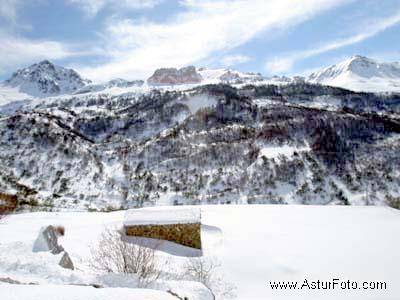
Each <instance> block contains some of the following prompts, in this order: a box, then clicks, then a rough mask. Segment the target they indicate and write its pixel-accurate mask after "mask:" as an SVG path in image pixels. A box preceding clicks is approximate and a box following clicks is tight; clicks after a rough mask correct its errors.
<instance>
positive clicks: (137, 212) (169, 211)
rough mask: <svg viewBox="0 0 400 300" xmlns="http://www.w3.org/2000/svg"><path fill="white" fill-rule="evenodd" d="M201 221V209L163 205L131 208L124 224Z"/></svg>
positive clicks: (127, 212) (189, 222) (126, 214)
mask: <svg viewBox="0 0 400 300" xmlns="http://www.w3.org/2000/svg"><path fill="white" fill-rule="evenodd" d="M191 223H200V209H199V208H195V207H188V206H173V207H171V206H161V207H146V208H138V209H129V210H127V211H126V213H125V220H124V226H132V225H160V224H191Z"/></svg>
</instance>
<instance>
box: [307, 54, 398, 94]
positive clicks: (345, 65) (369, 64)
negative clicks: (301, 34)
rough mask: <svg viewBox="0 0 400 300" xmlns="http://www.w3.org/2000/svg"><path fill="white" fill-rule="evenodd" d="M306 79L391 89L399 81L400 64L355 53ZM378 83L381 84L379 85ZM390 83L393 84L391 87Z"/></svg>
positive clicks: (365, 87)
mask: <svg viewBox="0 0 400 300" xmlns="http://www.w3.org/2000/svg"><path fill="white" fill-rule="evenodd" d="M308 81H310V82H314V83H321V84H326V85H333V86H340V87H344V88H349V89H354V90H363V91H372V90H377V91H378V90H379V91H387V90H393V89H394V87H395V86H397V85H398V84H399V82H400V65H399V64H398V63H381V62H378V61H376V60H374V59H371V58H369V57H365V56H362V55H355V56H352V57H351V58H349V59H347V60H345V61H342V62H339V63H337V64H336V65H333V66H330V67H327V68H325V69H322V70H321V71H318V72H315V73H312V74H311V75H310V76H309V77H308ZM380 83H382V84H383V86H379V84H380ZM388 85H389V86H388ZM390 85H394V86H393V88H392V87H391V86H390Z"/></svg>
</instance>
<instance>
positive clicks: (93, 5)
mask: <svg viewBox="0 0 400 300" xmlns="http://www.w3.org/2000/svg"><path fill="white" fill-rule="evenodd" d="M67 1H68V2H69V3H71V4H75V5H78V6H79V7H80V8H81V9H82V10H83V11H84V12H85V13H86V14H87V15H88V16H89V17H93V16H95V15H96V14H97V13H98V12H99V11H101V10H102V9H104V8H106V7H107V8H109V9H126V8H128V9H143V8H152V7H154V6H156V5H157V4H159V3H160V2H162V0H118V1H115V0H67Z"/></svg>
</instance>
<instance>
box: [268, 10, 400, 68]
mask: <svg viewBox="0 0 400 300" xmlns="http://www.w3.org/2000/svg"><path fill="white" fill-rule="evenodd" d="M397 24H400V13H397V14H395V15H392V16H390V17H386V18H384V19H380V20H374V21H372V20H371V21H370V23H369V25H366V26H364V28H363V31H362V32H359V33H357V34H354V35H352V36H350V37H347V38H343V39H339V40H334V41H331V42H328V43H326V44H323V45H321V46H318V47H315V48H313V49H309V50H304V51H298V52H293V53H289V54H287V55H285V56H282V57H276V58H274V59H272V60H269V61H267V63H266V69H267V70H268V71H269V72H270V73H282V72H287V71H290V70H291V69H292V68H293V65H294V64H295V63H296V61H299V60H303V59H306V58H309V57H313V56H316V55H319V54H322V53H325V52H329V51H332V50H336V49H339V48H343V47H346V46H350V45H353V44H356V43H360V42H362V41H364V40H366V39H369V38H371V37H373V36H375V35H377V34H378V33H380V32H382V31H384V30H386V29H388V28H390V27H392V26H395V25H397Z"/></svg>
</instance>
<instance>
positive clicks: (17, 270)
mask: <svg viewBox="0 0 400 300" xmlns="http://www.w3.org/2000/svg"><path fill="white" fill-rule="evenodd" d="M174 208H175V207H174ZM201 212H202V243H203V247H204V249H203V255H204V256H205V257H216V258H217V259H218V260H219V261H220V262H221V264H222V270H223V273H224V274H225V277H224V280H225V281H226V282H230V283H231V284H233V285H234V286H236V288H237V290H236V294H237V299H240V300H242V299H244V300H261V299H263V300H264V299H271V300H279V299H296V300H302V299H304V300H324V299H330V300H347V299H349V300H374V299H375V300H376V299H379V300H398V299H400V286H399V284H398V280H399V276H400V271H399V270H400V240H399V239H398V236H399V235H400V212H399V211H397V210H394V209H391V208H387V207H372V206H371V207H369V206H366V207H354V206H350V207H349V206H303V205H299V206H292V205H283V206H280V205H229V206H224V205H221V206H201ZM124 213H125V212H124V211H120V212H112V213H97V212H96V213H91V212H79V213H77V212H62V213H55V212H46V213H44V212H41V213H25V214H18V215H12V216H9V217H7V218H5V219H3V220H2V221H1V223H0V236H1V240H0V278H7V277H10V278H12V279H14V280H19V281H21V282H36V283H39V284H42V285H39V286H37V287H34V286H19V285H1V286H0V295H1V299H4V300H10V299H28V300H30V299H41V300H42V299H64V298H62V297H64V295H70V297H68V299H77V300H80V299H116V298H117V297H118V298H120V299H122V298H127V297H125V293H129V295H130V296H129V297H130V298H129V299H139V298H140V297H142V296H143V297H145V296H144V295H147V294H146V293H149V294H148V295H152V294H151V293H153V292H151V291H146V290H137V289H133V288H132V287H134V285H133V283H132V279H129V278H126V277H124V276H110V275H107V276H106V275H101V274H97V273H93V272H91V271H90V269H89V268H88V266H87V263H86V261H87V259H88V258H89V257H90V247H93V246H94V245H95V243H96V242H97V240H98V238H99V235H100V233H101V232H102V230H103V229H104V228H105V227H120V226H122V222H123V218H124ZM50 224H55V225H57V224H60V225H63V226H64V227H65V229H66V231H65V236H64V237H63V238H61V239H60V244H61V245H62V246H63V247H64V248H65V249H66V251H68V252H69V254H70V256H71V258H72V260H73V262H74V264H75V266H76V270H75V271H71V270H66V269H62V268H61V267H59V266H58V265H57V262H58V260H59V258H60V257H59V256H57V255H52V254H50V253H44V252H39V253H33V252H32V245H33V242H34V240H35V238H36V236H37V234H38V232H39V230H40V228H41V227H42V226H45V225H50ZM171 244H172V243H171ZM157 253H158V255H159V256H160V257H165V258H168V259H169V261H170V267H176V268H179V267H180V266H181V265H182V264H183V263H185V261H187V259H188V258H186V257H183V256H177V255H174V254H170V253H167V252H162V251H158V252H157ZM333 278H338V279H339V280H341V281H346V280H350V281H357V282H359V283H360V282H361V283H362V282H364V281H368V282H369V281H384V282H386V284H387V288H386V290H362V289H361V290H360V289H356V290H341V289H335V290H316V289H315V290H309V289H303V290H273V289H272V288H271V287H270V284H269V282H270V281H297V282H300V284H301V283H302V282H303V281H304V279H307V280H309V281H317V280H321V281H322V280H327V281H330V280H332V279H333ZM90 283H99V284H102V285H103V286H104V287H105V289H102V290H95V289H92V288H90V287H76V286H70V285H71V284H90ZM192 284H193V283H192ZM167 286H169V287H170V286H173V287H175V288H179V287H181V288H182V290H186V291H188V290H195V289H194V288H193V287H192V285H190V284H189V283H188V282H180V281H177V282H174V281H171V282H168V283H167V284H163V283H160V286H158V287H157V288H156V287H152V288H153V289H159V290H164V291H165V290H167ZM127 287H131V289H129V291H128V290H125V289H123V288H127ZM58 288H59V289H58ZM113 288H115V289H113ZM198 288H200V287H199V286H198ZM29 291H32V293H29ZM52 291H53V293H56V295H59V296H60V295H61V296H60V297H59V298H57V297H56V296H54V294H52ZM80 291H81V293H82V295H86V298H85V297H84V296H82V298H80V297H81V296H79V295H78V294H79V293H80ZM35 293H37V294H38V295H39V296H40V297H37V298H34V296H32V295H34V294H35ZM154 293H155V294H154V298H153V299H170V298H169V296H168V295H165V296H164V294H161V293H160V294H157V293H158V292H154ZM43 295H45V296H43ZM126 295H127V294H126ZM158 295H160V296H158ZM186 295H189V294H186ZM107 296H109V298H106V297H107ZM189 296H190V297H189V299H191V300H192V299H202V300H203V299H208V298H206V297H197V296H194V295H189ZM29 297H31V298H29ZM32 297H33V298H32ZM113 297H115V298H113ZM135 297H139V298H135ZM141 299H146V298H141Z"/></svg>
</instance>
